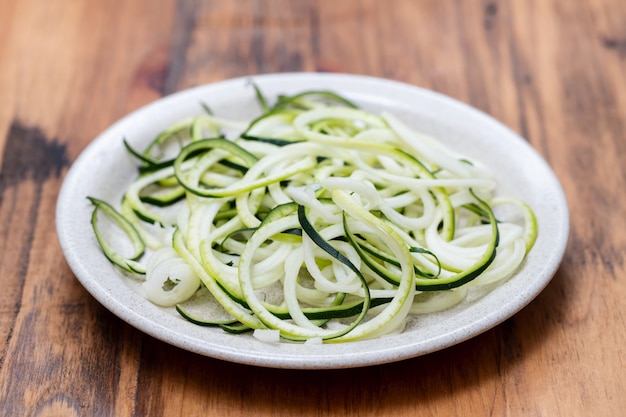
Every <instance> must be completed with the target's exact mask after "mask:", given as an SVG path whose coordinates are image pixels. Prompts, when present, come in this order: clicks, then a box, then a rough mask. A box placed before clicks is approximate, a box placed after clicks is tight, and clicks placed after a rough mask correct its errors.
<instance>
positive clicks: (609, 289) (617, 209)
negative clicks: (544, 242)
mask: <svg viewBox="0 0 626 417" xmlns="http://www.w3.org/2000/svg"><path fill="white" fill-rule="evenodd" d="M282 71H330V72H346V73H354V74H366V75H372V76H378V77H385V78H389V79H394V80H399V81H404V82H408V83H412V84H415V85H419V86H422V87H425V88H429V89H432V90H435V91H439V92H441V93H444V94H447V95H450V96H452V97H454V98H457V99H459V100H461V101H464V102H466V103H468V104H471V105H473V106H475V107H477V108H479V109H481V110H483V111H485V112H486V113H488V114H491V115H492V116H494V117H495V118H497V119H499V120H500V121H502V122H503V123H504V124H506V125H508V126H509V127H511V128H512V129H513V130H515V131H517V132H518V133H520V134H521V135H522V136H523V137H525V138H526V139H527V140H528V141H529V142H530V143H531V144H532V145H533V146H534V147H535V148H536V149H537V150H538V151H539V153H540V154H542V155H543V156H544V157H545V158H546V160H547V161H548V162H549V163H550V165H551V166H552V168H553V169H554V171H555V172H556V174H557V175H558V177H559V178H560V180H561V182H562V185H563V188H564V190H565V192H566V195H567V198H568V200H569V204H570V211H571V236H570V241H569V245H568V248H567V252H566V255H565V258H564V260H563V263H562V266H561V268H560V270H559V271H558V273H557V274H556V276H555V277H554V278H553V280H552V281H551V283H550V284H549V285H548V287H547V288H546V289H545V290H544V291H543V292H542V293H541V294H540V295H539V296H538V297H537V298H536V299H535V300H534V301H533V302H532V303H531V304H530V305H529V306H527V307H526V308H524V309H523V310H522V311H521V312H520V313H518V314H517V315H515V316H514V317H512V318H511V319H509V320H507V321H506V322H504V323H503V324H501V325H499V326H497V327H495V328H494V329H492V330H490V331H487V332H485V333H484V334H482V335H480V336H478V337H475V338H474V339H471V340H469V341H467V342H464V343H461V344H459V345H457V346H454V347H451V348H448V349H445V350H442V351H439V352H436V353H433V354H429V355H426V356H422V357H418V358H414V359H410V360H406V361H402V362H399V363H393V364H387V365H379V366H372V367H366V368H359V369H344V370H331V371H295V370H275V369H265V368H256V367H251V366H244V365H238V364H232V363H226V362H222V361H219V360H215V359H211V358H206V357H202V356H198V355H196V354H192V353H188V352H186V351H183V350H180V349H178V348H175V347H172V346H169V345H167V344H165V343H163V342H160V341H158V340H155V339H153V338H151V337H149V336H146V335H145V334H143V333H141V332H139V331H137V330H135V329H134V328H132V327H131V326H129V325H127V324H126V323H125V322H123V321H122V320H120V319H118V318H117V317H115V316H114V315H113V314H111V313H110V312H108V311H107V310H106V309H105V308H104V307H102V306H101V305H100V304H99V303H98V302H96V301H95V300H94V299H93V298H92V297H91V296H90V295H89V294H88V293H87V291H86V290H85V289H83V287H82V286H81V285H80V284H79V282H78V281H77V280H76V278H75V277H74V275H73V274H72V272H71V271H70V269H69V267H68V266H67V264H66V262H65V260H64V258H63V256H62V253H61V250H60V247H59V244H58V243H57V236H56V231H55V222H54V215H55V204H56V198H57V195H58V191H59V187H60V185H61V183H62V181H63V178H64V174H65V173H66V172H67V169H68V167H69V166H70V164H71V162H72V161H73V160H74V159H75V158H76V157H77V155H78V154H79V153H80V151H81V150H82V149H83V148H84V147H85V146H86V145H87V144H88V143H89V142H90V141H91V140H92V139H93V138H94V137H95V136H96V135H97V134H98V133H99V132H101V131H102V130H103V129H105V128H106V127H107V126H108V125H110V124H111V123H112V122H114V121H115V120H116V119H118V118H120V117H121V116H123V115H125V114H127V113H128V112H130V111H132V110H134V109H136V108H138V107H140V106H142V105H144V104H146V103H148V102H151V101H153V100H155V99H158V98H159V97H162V96H164V95H166V94H169V93H173V92H175V91H179V90H182V89H185V88H187V87H191V86H196V85H200V84H204V83H209V82H214V81H218V80H222V79H226V78H231V77H235V76H243V75H249V74H257V73H268V72H282ZM625 131H626V2H624V1H621V0H581V1H569V0H561V1H559V0H529V1H497V0H493V1H489V0H467V1H452V0H445V1H435V0H432V1H412V0H391V1H388V2H382V1H375V0H369V1H368V0H343V1H339V0H334V1H329V0H317V1H296V0H293V1H279V0H276V1H270V0H266V1H252V0H243V1H232V2H227V1H218V0H214V1H199V0H197V1H192V0H163V1H160V2H154V1H149V0H133V1H125V0H109V1H79V0H55V1H49V0H20V1H14V0H0V152H1V153H2V162H1V165H0V169H1V171H0V175H1V177H0V181H1V182H0V231H1V232H0V237H1V240H0V260H1V261H0V414H1V415H6V416H31V415H38V416H74V415H76V416H78V415H80V416H105V415H106V416H109V415H115V416H124V415H132V416H159V415H164V416H172V415H184V416H195V415H198V416H199V415H218V416H243V415H260V416H269V415H272V416H277V415H285V416H335V415H337V416H338V415H350V416H365V415H389V416H396V417H400V416H408V415H420V416H451V415H459V416H470V415H471V416H474V415H478V416H483V415H492V416H504V415H506V416H522V415H523V416H568V417H570V416H590V415H597V416H617V415H623V412H624V411H623V409H624V407H625V406H626V399H625V398H626V397H624V393H626V359H624V358H625V353H626V352H625V347H624V346H626V336H625V334H626V332H625V325H626V315H625V314H624V305H625V301H624V300H625V299H626V281H625V276H624V275H625V265H624V263H625V253H626V193H625V190H626V168H625V166H626V134H625V133H624V132H625Z"/></svg>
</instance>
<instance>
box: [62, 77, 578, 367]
mask: <svg viewBox="0 0 626 417" xmlns="http://www.w3.org/2000/svg"><path fill="white" fill-rule="evenodd" d="M253 78H254V81H255V82H256V83H257V84H258V85H259V86H260V87H261V89H262V90H263V91H264V92H265V93H266V94H267V95H268V97H273V96H275V95H277V94H280V93H294V92H298V91H302V90H306V89H331V90H335V91H337V92H339V93H341V94H344V95H345V96H347V97H348V98H350V99H352V100H354V101H356V102H357V103H359V104H360V105H362V106H363V107H365V108H366V109H368V110H371V111H374V112H377V111H380V110H383V109H385V110H388V111H391V112H393V113H394V114H395V115H396V116H398V117H400V118H402V119H403V120H405V121H406V122H408V123H409V124H411V125H413V126H414V127H416V128H417V129H419V130H422V131H424V132H426V133H428V134H431V135H433V136H436V137H438V138H440V139H441V140H442V141H444V142H446V143H447V144H448V146H450V147H453V149H455V150H458V151H459V152H461V153H463V154H465V155H467V156H469V157H473V158H476V159H478V160H480V161H482V162H483V163H484V164H486V165H487V166H489V167H490V168H491V169H492V170H493V171H495V172H496V173H498V174H501V175H499V178H500V183H499V186H498V194H505V195H514V196H516V197H520V198H522V199H523V200H525V201H526V202H527V203H529V204H530V205H531V206H532V207H533V209H534V210H535V213H536V215H537V219H538V224H539V237H538V239H537V242H536V245H535V247H534V248H533V250H532V251H531V253H530V254H529V256H528V258H527V260H526V262H525V264H524V266H523V267H522V268H521V269H520V270H519V272H518V273H517V274H516V275H515V276H513V277H512V278H511V279H509V280H508V281H507V282H505V283H503V284H502V285H500V286H499V287H497V288H496V289H494V290H493V291H491V292H489V293H488V294H486V295H483V296H481V297H469V298H468V299H467V300H466V301H464V302H463V303H461V304H460V305H458V306H456V307H455V308H452V309H450V310H448V311H445V312H442V313H436V314H429V315H424V316H419V317H415V318H413V319H411V320H410V322H409V323H408V325H407V328H406V330H405V331H404V332H403V333H402V334H397V335H391V336H387V337H384V338H381V339H376V340H367V341H361V342H351V343H346V344H336V345H300V344H290V343H280V344H268V343H264V342H261V341H258V340H256V339H255V338H254V337H252V336H251V335H230V334H227V333H224V332H223V331H221V330H220V329H213V328H205V327H198V326H196V325H193V324H191V323H188V322H186V321H185V320H184V319H182V318H181V317H180V316H179V315H178V314H177V313H176V312H175V311H174V310H173V309H162V308H159V307H156V306H155V305H153V304H151V303H150V302H148V301H146V300H145V299H144V298H143V297H142V296H141V295H139V294H138V293H137V292H136V291H135V290H133V284H132V283H130V282H129V279H128V278H126V277H124V276H122V275H121V274H120V273H119V272H118V271H117V270H116V269H114V268H113V267H112V266H111V264H110V263H109V262H108V261H107V260H106V259H105V257H104V256H103V255H102V252H101V251H100V249H99V247H98V245H97V242H96V240H95V238H94V235H93V231H92V229H91V225H90V223H89V219H90V215H91V211H92V206H91V205H90V203H89V202H88V201H87V199H86V198H85V197H86V196H87V195H91V196H95V197H98V198H101V199H104V200H107V201H111V202H114V201H119V197H120V196H121V194H122V191H123V189H124V188H125V186H126V185H127V184H129V183H130V181H132V179H133V178H134V176H135V174H136V161H135V160H133V158H132V157H130V156H129V155H128V153H127V151H126V150H125V149H124V146H123V144H122V138H123V137H126V138H128V140H129V141H130V142H131V144H133V145H134V146H135V147H136V148H139V149H141V148H142V146H144V145H145V144H147V143H148V141H149V140H150V139H151V138H153V137H154V136H155V135H156V134H157V133H158V132H159V131H161V130H162V129H163V128H165V127H166V126H168V125H169V124H171V123H172V122H174V121H176V120H179V119H181V118H183V117H185V116H189V115H194V114H200V113H201V112H202V108H201V106H200V105H199V103H200V101H203V102H205V103H208V104H209V106H210V107H211V108H212V109H213V110H214V111H215V112H216V113H218V114H219V115H223V116H226V117H232V118H235V119H248V118H251V117H253V116H255V115H257V114H258V113H259V108H258V106H257V104H256V101H255V97H254V91H253V89H252V88H251V86H250V85H249V83H248V78H239V79H232V80H227V81H223V82H219V83H215V84H210V85H206V86H201V87H197V88H193V89H190V90H186V91H183V92H180V93H177V94H174V95H171V96H168V97H166V98H163V99H161V100H159V101H157V102H154V103H152V104H150V105H148V106H146V107H143V108H141V109H139V110H138V111H136V112H134V113H132V114H130V115H128V116H127V117H125V118H123V119H122V120H120V121H118V122H117V123H115V124H114V125H112V126H111V127H110V128H109V129H107V130H106V131H105V132H103V133H102V134H101V135H100V136H98V137H97V138H96V139H95V140H94V141H93V142H92V143H91V144H90V145H89V146H88V147H87V148H86V149H85V150H84V151H83V152H82V154H81V155H80V156H79V157H78V159H77V160H76V161H75V162H74V164H73V166H72V167H71V169H70V171H69V172H68V174H67V176H66V178H65V181H64V183H63V187H62V189H61V192H60V195H59V199H58V204H57V214H56V215H57V230H58V235H59V240H60V243H61V247H62V249H63V252H64V254H65V257H66V259H67V262H68V264H69V266H70V267H71V269H72V270H73V272H74V273H75V274H76V277H77V278H78V279H79V281H80V282H81V283H82V285H83V286H84V287H85V288H86V289H87V290H88V291H89V292H90V293H91V294H92V295H93V296H94V297H95V298H96V299H97V300H98V301H99V302H100V303H102V305H104V306H105V307H106V308H107V309H109V310H110V311H111V312H113V313H114V314H115V315H117V316H118V317H120V318H121V319H123V320H125V321H126V322H128V323H129V324H131V325H132V326H134V327H136V328H137V329H140V330H142V331H144V332H145V333H148V334H150V335H152V336H154V337H156V338H157V339H160V340H162V341H165V342H168V343H171V344H172V345H175V346H178V347H180V348H182V349H186V350H189V351H193V352H196V353H199V354H202V355H206V356H210V357H214V358H218V359H223V360H227V361H232V362H237V363H244V364H251V365H258V366H265V367H275V368H297V369H330V368H348V367H358V366H367V365H374V364H382V363H388V362H393V361H398V360H402V359H407V358H411V357H415V356H419V355H424V354H427V353H430V352H433V351H436V350H439V349H442V348H445V347H448V346H451V345H454V344H456V343H459V342H462V341H464V340H467V339H469V338H471V337H473V336H476V335H478V334H480V333H482V332H484V331H486V330H488V329H490V328H492V327H493V326H496V325H497V324H499V323H501V322H502V321H504V320H506V319H507V318H509V317H511V316H512V315H513V314H515V313H517V312H518V311H519V310H520V309H522V308H523V307H524V306H526V305H527V304H528V303H529V302H530V301H531V300H533V299H534V298H535V297H536V296H537V294H539V292H541V290H543V288H544V287H545V286H546V285H547V284H548V282H549V281H550V279H551V278H552V276H553V275H554V273H555V272H556V270H557V268H558V266H559V264H560V262H561V259H562V257H563V254H564V251H565V247H566V244H567V239H568V233H569V212H568V208H567V203H566V200H565V196H564V194H563V191H562V189H561V186H560V184H559V182H558V180H557V178H556V176H555V175H554V173H553V172H552V170H551V169H550V167H549V166H548V165H547V164H546V162H545V161H544V160H543V159H542V158H541V157H540V156H539V154H538V153H537V152H535V151H534V150H533V149H532V148H531V147H530V146H529V145H528V143H527V142H526V141H524V140H523V139H522V138H520V137H519V136H518V135H516V134H515V133H514V132H512V131H511V130H509V129H508V128H506V127H505V126H503V125H502V124H500V123H499V122H497V121H495V120H494V119H492V118H491V117H489V116H487V115H485V114H483V113H481V112H479V111H477V110H475V109H473V108H471V107H469V106H467V105H465V104H462V103H460V102H458V101H456V100H453V99H451V98H448V97H445V96H443V95H441V94H438V93H434V92H431V91H428V90H424V89H420V88H417V87H414V86H410V85H407V84H402V83H398V82H394V81H388V80H382V79H378V78H370V77H363V76H353V75H342V74H316V73H293V74H291V73H289V74H270V75H260V76H255V77H253Z"/></svg>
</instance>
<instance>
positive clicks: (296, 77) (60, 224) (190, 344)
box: [55, 72, 569, 369]
mask: <svg viewBox="0 0 626 417" xmlns="http://www.w3.org/2000/svg"><path fill="white" fill-rule="evenodd" d="M250 79H254V81H255V82H256V83H258V84H259V85H261V86H262V85H263V84H265V83H270V82H271V83H276V82H280V81H285V80H290V82H295V83H298V82H301V83H302V82H304V81H305V80H308V81H309V82H311V81H320V82H321V81H323V82H324V83H330V84H337V85H344V86H345V85H347V84H351V85H356V86H358V85H369V86H370V87H371V86H375V87H380V88H381V89H383V88H384V87H387V88H388V89H400V90H406V91H408V93H407V94H409V95H410V94H415V93H417V94H416V96H422V97H426V98H428V99H429V100H435V101H439V102H441V103H442V105H443V106H444V107H445V106H449V107H454V108H456V109H457V110H458V111H461V112H464V113H467V114H468V115H469V116H471V117H472V118H476V119H477V120H478V121H480V122H482V123H485V124H489V125H491V126H490V127H492V128H497V129H498V130H500V131H502V132H505V133H506V135H507V136H508V138H509V139H513V140H515V141H518V143H517V146H520V147H526V148H527V149H526V151H527V152H528V153H529V154H530V155H533V158H535V161H534V162H535V163H538V164H539V165H540V166H541V167H542V168H543V169H544V170H545V173H547V176H548V178H546V181H547V182H548V183H549V186H550V187H551V188H552V191H553V197H554V205H555V209H556V210H557V211H558V212H559V213H560V215H561V217H560V223H559V224H558V227H557V230H558V232H559V233H560V235H559V236H557V238H556V239H555V241H554V243H555V246H554V251H553V252H552V253H551V256H550V257H549V258H548V259H547V262H546V265H544V267H543V269H542V272H543V274H544V275H543V277H542V279H536V280H535V281H534V282H533V284H534V286H532V287H530V288H528V289H527V292H526V293H525V294H522V295H519V296H518V298H517V299H514V302H512V303H509V305H508V307H509V308H508V309H506V308H505V310H506V311H504V312H503V311H502V308H500V309H499V310H498V311H495V312H492V313H491V314H487V315H486V316H484V317H483V318H482V319H481V320H478V321H474V322H472V323H469V324H467V325H465V326H463V327H457V328H455V329H452V330H451V331H449V332H447V333H442V334H440V335H439V336H438V337H434V338H431V339H430V340H429V341H428V342H429V343H421V344H419V345H410V346H408V347H407V346H406V345H393V344H391V345H390V344H389V343H378V344H376V343H371V342H372V341H363V342H350V343H348V344H343V346H348V345H350V346H354V345H353V344H360V345H361V346H362V345H363V344H366V345H367V344H369V345H370V346H368V347H367V348H366V349H365V350H364V351H361V350H358V349H357V351H347V352H341V349H337V348H335V347H331V346H328V348H327V349H326V347H327V346H326V345H324V348H325V349H326V352H329V353H323V352H320V351H319V349H318V348H317V347H315V346H309V347H306V346H305V347H304V348H302V349H301V351H302V352H304V353H302V354H293V353H292V351H291V350H290V351H289V354H286V353H285V352H284V350H287V348H285V349H282V348H280V347H276V346H273V347H272V349H274V350H272V352H274V353H272V354H270V353H268V351H265V352H263V353H264V355H261V356H259V352H254V351H250V350H246V349H241V348H236V347H233V346H230V345H223V346H222V345H219V346H213V345H211V344H210V343H208V342H206V341H201V340H198V339H196V338H193V337H191V336H189V335H187V334H182V335H181V333H180V331H178V330H176V329H172V328H170V327H167V326H165V325H163V324H162V323H159V322H158V321H154V320H152V321H150V320H148V321H146V317H145V314H141V313H140V312H139V311H137V310H136V309H133V308H131V307H129V306H128V305H124V304H121V303H120V302H119V300H118V299H117V298H116V297H114V296H113V295H112V294H111V292H109V291H107V290H106V289H105V288H103V287H102V286H101V285H99V284H98V282H96V280H95V279H94V278H93V275H94V274H93V271H91V273H90V271H89V268H87V267H86V266H85V265H84V264H83V263H82V261H81V259H80V254H79V253H77V250H76V247H75V242H74V239H75V238H76V237H75V236H72V235H71V234H70V233H69V229H68V228H67V227H64V225H66V224H67V222H68V221H71V218H68V216H69V217H71V213H72V210H71V209H70V200H73V199H74V197H73V194H72V191H73V188H72V187H73V186H74V185H75V184H76V183H77V181H79V179H78V176H79V174H80V173H81V172H82V171H81V168H82V169H84V166H86V164H87V162H90V161H91V159H93V155H94V153H96V152H97V151H98V149H99V148H98V147H99V146H102V145H101V143H102V142H103V141H105V140H106V138H108V137H109V136H110V135H111V134H112V132H115V131H116V129H118V128H119V127H120V126H122V125H124V124H125V123H131V122H132V120H133V119H134V118H137V117H138V115H139V114H149V113H150V112H152V111H155V109H159V108H167V106H169V105H171V103H175V102H177V101H179V100H184V99H186V98H190V97H193V96H195V95H197V94H199V93H201V92H205V91H209V90H211V89H216V88H217V89H220V88H226V89H227V88H229V87H230V86H237V85H239V86H243V85H245V84H246V83H248V82H249V80H250ZM303 89H304V88H303ZM251 94H252V93H251ZM55 216H56V217H55V220H56V226H57V236H58V239H59V242H60V244H61V249H62V251H63V254H64V256H65V259H66V261H67V263H68V265H69V266H70V269H71V270H72V272H73V273H74V275H75V276H76V278H77V279H78V280H79V282H80V283H81V284H82V286H83V287H84V288H85V289H86V290H87V291H88V292H89V293H90V294H91V295H92V296H93V297H94V298H95V299H96V300H97V301H98V302H99V303H100V304H102V305H103V306H104V307H105V308H107V309H108V310H109V311H111V312H112V313H113V314H114V315H116V316H117V317H119V318H121V319H122V320H124V321H125V322H127V323H128V324H130V325H131V326H133V327H135V328H137V329H138V330H140V331H142V332H144V333H146V334H148V335H150V336H152V337H155V338H157V339H159V340H161V341H163V342H166V343H169V344H171V345H174V346H177V347H179V348H182V349H184V350H188V351H191V352H194V353H198V354H201V355H204V356H209V357H213V358H216V359H220V360H225V361H230V362H235V363H241V364H248V365H256V366H262V367H271V368H289V369H338V368H351V367H362V366H370V365H378V364H384V363H389V362H395V361H398V360H404V359H409V358H412V357H416V356H421V355H424V354H428V353H431V352H434V351H437V350H441V349H444V348H446V347H449V346H452V345H455V344H458V343H461V342H463V341H465V340H468V339H470V338H472V337H475V336H477V335H479V334H481V333H483V332H485V331H487V330H489V329H491V328H493V327H495V326H497V325H498V324H500V323H501V322H503V321H504V320H506V319H508V318H510V317H511V316H513V315H514V314H516V313H517V312H519V311H520V310H521V309H523V308H524V307H526V305H528V304H529V303H530V302H531V301H532V300H533V299H535V297H536V296H537V295H538V294H539V293H540V292H541V291H543V289H544V288H545V287H546V286H547V285H548V283H549V282H550V280H551V279H552V277H553V276H554V274H555V273H556V272H557V270H558V267H559V266H560V263H561V261H562V259H563V256H564V254H565V249H566V246H567V242H568V239H569V209H568V207H567V201H566V198H565V193H564V192H563V189H562V187H561V185H560V182H559V180H558V178H557V176H556V174H555V173H554V172H553V171H552V169H551V168H550V166H549V165H548V163H547V162H546V161H545V160H544V158H543V157H542V156H541V155H540V154H539V153H538V152H537V151H536V150H535V149H534V148H532V146H531V145H530V144H529V143H528V142H527V141H526V140H524V139H523V138H522V137H521V136H519V135H518V134H517V133H516V132H514V131H513V130H512V129H510V128H508V127H507V126H505V125H504V124H502V123H501V122H499V121H498V120H496V119H495V118H493V117H492V116H490V115H488V114H486V113H484V112H482V111H481V110H479V109H476V108H474V107H472V106H470V105H468V104H466V103H463V102H461V101H459V100H457V99H455V98H452V97H449V96H447V95H444V94H442V93H439V92H436V91H432V90H428V89H425V88H422V87H419V86H415V85H411V84H407V83H404V82H400V81H395V80H389V79H384V78H378V77H371V76H365V75H353V74H343V73H316V72H295V73H293V72H292V73H274V74H261V75H252V76H244V77H236V78H230V79H226V80H222V81H218V82H214V83H209V84H205V85H200V86H196V87H192V88H189V89H185V90H182V91H179V92H176V93H174V94H171V95H168V96H165V97H163V98H160V99H158V100H156V101H153V102H151V103H149V104H147V105H145V106H142V107H140V108H139V109H137V110H135V111H133V112H131V113H129V114H127V115H125V116H124V117H122V118H120V119H119V120H117V121H116V122H114V123H113V124H111V125H110V126H109V127H108V128H106V129H105V130H104V131H102V132H101V133H100V134H99V135H97V136H96V137H95V138H94V139H93V140H91V141H90V142H89V144H88V145H87V146H86V147H85V148H84V149H83V150H82V151H81V152H80V153H79V155H78V156H77V158H76V159H75V160H74V162H72V164H71V167H70V169H69V170H68V172H67V173H66V175H65V178H64V179H63V184H62V186H61V189H60V191H59V195H58V198H57V205H56V214H55ZM120 278H121V277H120ZM498 313H499V314H498ZM400 337H401V335H400ZM380 340H382V339H376V341H380ZM255 343H256V342H255ZM258 343H262V342H258ZM258 343H257V344H258ZM285 345H286V346H290V345H288V344H285ZM371 345H373V346H371ZM300 346H303V345H300ZM335 346H337V345H335ZM268 349H269V347H268ZM289 349H291V348H289ZM309 351H313V353H312V354H310V353H307V352H309ZM337 351H339V353H338V352H337Z"/></svg>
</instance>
